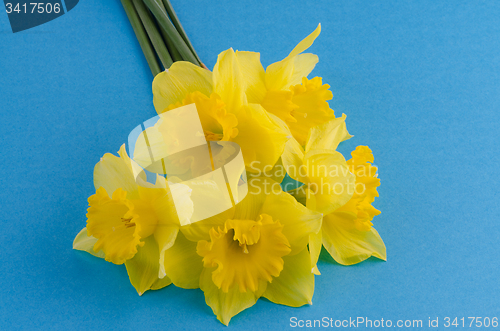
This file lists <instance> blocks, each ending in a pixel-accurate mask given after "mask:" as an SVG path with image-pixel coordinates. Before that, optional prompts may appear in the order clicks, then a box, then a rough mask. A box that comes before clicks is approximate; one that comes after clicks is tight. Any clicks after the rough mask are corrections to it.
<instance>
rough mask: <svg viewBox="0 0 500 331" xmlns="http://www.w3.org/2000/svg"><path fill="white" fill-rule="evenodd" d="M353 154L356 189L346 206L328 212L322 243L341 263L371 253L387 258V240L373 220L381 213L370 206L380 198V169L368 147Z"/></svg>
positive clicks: (358, 259)
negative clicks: (382, 236) (378, 230)
mask: <svg viewBox="0 0 500 331" xmlns="http://www.w3.org/2000/svg"><path fill="white" fill-rule="evenodd" d="M351 155H352V158H351V159H350V160H348V161H347V164H348V166H349V169H350V171H351V172H352V173H353V174H355V175H356V188H355V191H354V194H353V196H352V198H351V199H350V200H349V201H348V202H347V203H346V204H345V205H344V206H342V207H340V208H339V209H337V210H335V211H334V212H332V213H330V214H328V215H325V217H324V221H323V227H322V242H323V245H324V246H325V248H326V250H327V251H328V252H329V253H330V255H331V256H332V257H333V258H334V259H335V261H337V262H338V263H340V264H344V265H350V264H356V263H359V262H361V261H364V260H366V259H367V258H369V257H370V256H375V257H377V258H379V259H382V260H386V259H387V255H386V248H385V245H384V242H383V241H382V238H380V235H379V234H378V232H377V230H375V229H374V228H373V224H372V222H371V221H372V220H373V217H374V216H376V215H378V214H380V211H378V210H377V209H375V208H374V207H373V206H372V205H371V204H372V203H373V201H374V200H375V197H378V192H377V187H378V186H379V185H380V179H379V178H377V168H376V167H374V166H373V165H372V164H371V163H373V154H372V151H371V150H370V149H369V148H368V147H367V146H358V147H356V149H355V150H354V151H353V152H352V153H351ZM316 244H317V243H316Z"/></svg>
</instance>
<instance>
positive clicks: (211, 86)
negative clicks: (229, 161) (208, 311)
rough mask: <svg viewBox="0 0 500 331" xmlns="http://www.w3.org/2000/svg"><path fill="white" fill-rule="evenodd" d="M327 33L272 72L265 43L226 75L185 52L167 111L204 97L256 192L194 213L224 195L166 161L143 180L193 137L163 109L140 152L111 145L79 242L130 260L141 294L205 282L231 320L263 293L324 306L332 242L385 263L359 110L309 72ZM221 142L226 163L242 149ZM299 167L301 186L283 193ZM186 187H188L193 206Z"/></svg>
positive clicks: (373, 174) (228, 55) (197, 169)
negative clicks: (317, 293) (344, 148)
mask: <svg viewBox="0 0 500 331" xmlns="http://www.w3.org/2000/svg"><path fill="white" fill-rule="evenodd" d="M320 30H321V26H318V27H317V28H316V30H315V31H314V32H313V33H311V34H310V35H309V36H307V37H306V38H305V39H304V40H302V41H301V42H300V43H299V44H298V45H297V46H296V47H295V48H294V49H293V50H292V51H291V52H290V53H289V55H288V56H287V57H285V58H284V59H283V60H281V61H278V62H275V63H272V64H271V65H269V66H267V68H265V69H264V67H263V65H262V64H261V62H260V54H259V53H255V52H246V51H234V50H233V49H228V50H226V51H224V52H222V53H221V54H219V56H218V59H217V63H216V64H215V66H214V68H213V70H212V71H209V70H207V69H203V68H200V67H198V66H195V65H193V64H192V63H188V62H182V61H180V62H175V63H174V64H173V65H172V66H171V67H170V68H169V69H168V70H166V71H165V72H162V73H160V74H158V75H157V76H156V77H155V79H154V82H153V103H154V106H155V109H156V111H157V113H158V114H164V113H166V112H169V111H171V110H173V109H176V108H178V107H181V106H185V105H189V104H195V105H196V109H197V111H198V115H199V118H200V122H201V124H202V128H203V133H201V132H200V134H199V135H200V136H202V135H203V134H204V136H205V139H206V140H207V141H231V142H234V143H237V144H238V145H239V146H240V148H241V151H242V154H243V159H244V161H245V166H246V171H247V173H246V177H245V176H242V178H238V177H237V178H236V179H237V180H240V181H244V180H245V181H246V179H247V178H248V182H247V184H248V193H247V194H246V196H245V198H243V199H242V200H241V201H239V202H238V201H236V203H235V202H234V201H233V204H232V206H233V207H232V208H229V209H227V210H226V211H224V212H222V213H220V214H217V215H214V216H212V217H209V218H206V219H203V220H201V221H197V222H193V223H192V222H190V219H191V217H192V215H193V213H195V211H196V205H195V202H199V201H202V202H203V204H204V205H209V204H210V203H211V201H213V199H212V197H211V196H210V193H209V192H207V193H206V194H205V193H197V194H198V195H201V196H197V195H196V194H195V193H193V194H192V196H191V189H190V188H189V187H188V186H187V185H184V184H180V183H177V184H175V185H172V187H169V183H171V182H169V181H167V180H166V178H165V177H163V176H161V175H159V174H165V173H166V171H165V170H163V172H161V171H158V172H157V173H158V174H157V175H156V181H154V183H150V182H148V180H147V178H146V176H136V175H135V174H136V171H134V169H141V167H146V165H149V163H150V161H149V160H150V158H151V157H150V154H153V153H152V152H154V155H169V153H168V152H169V148H174V147H175V146H174V145H175V144H176V143H177V142H178V141H179V140H180V139H181V138H179V137H178V136H179V131H180V130H181V129H179V128H177V127H176V125H175V123H169V122H167V121H164V120H163V119H162V117H161V116H165V115H160V120H158V122H157V123H156V124H155V125H153V126H151V127H148V128H147V129H145V130H144V133H143V135H144V137H147V139H143V140H142V141H139V140H138V142H137V143H136V144H137V145H140V144H143V145H145V146H142V145H141V146H139V147H144V148H137V150H136V154H135V155H131V156H130V157H129V156H128V155H127V153H126V151H125V147H124V146H122V147H121V148H120V151H119V152H118V154H119V156H115V155H112V154H105V155H104V156H103V157H102V159H101V160H100V161H99V162H98V163H97V164H96V166H95V169H94V186H95V194H93V195H92V196H90V197H89V199H88V202H89V208H88V212H87V227H86V228H84V229H83V230H82V231H81V232H80V233H79V234H78V235H77V237H76V238H75V241H74V246H73V247H74V248H75V249H78V250H83V251H87V252H89V253H91V254H93V255H95V256H97V257H101V258H104V259H105V260H107V261H110V262H112V263H115V264H125V266H126V268H127V273H128V275H129V278H130V281H131V283H132V285H133V286H134V287H135V288H136V290H137V292H138V293H139V295H142V293H144V292H145V291H147V290H150V289H152V290H155V289H160V288H162V287H165V286H167V285H170V284H174V285H175V286H177V287H181V288H186V289H193V288H200V289H201V290H202V291H203V293H204V296H205V300H206V303H207V304H208V305H209V306H210V307H211V308H212V310H213V312H214V314H215V315H216V316H217V318H218V319H219V320H220V321H221V322H222V323H224V324H226V325H227V324H228V323H229V321H230V320H231V318H232V317H233V316H234V315H236V314H238V313H239V312H241V311H242V310H244V309H246V308H249V307H251V306H252V305H254V304H255V303H256V302H257V300H258V299H259V298H260V297H265V298H267V299H268V300H270V301H271V302H274V303H277V304H283V305H288V306H292V307H299V306H303V305H305V304H311V303H312V296H313V293H314V277H315V275H319V274H320V273H319V270H318V267H317V262H318V259H319V255H320V252H321V250H322V247H325V249H326V250H327V251H328V253H329V254H330V255H331V256H332V257H333V258H334V259H335V260H336V261H337V262H338V263H340V264H344V265H351V264H355V263H358V262H361V261H363V260H366V259H367V258H369V257H371V256H374V257H377V258H380V259H384V260H385V259H386V249H385V245H384V243H383V241H382V239H381V238H380V236H379V234H378V233H377V231H376V230H375V229H374V228H373V223H372V221H373V218H374V217H375V216H376V215H378V214H380V211H378V210H377V209H376V208H375V207H373V206H372V204H373V203H374V201H375V197H378V192H377V187H378V186H379V185H380V179H379V178H378V175H377V167H376V166H374V165H373V162H374V157H373V153H372V151H371V150H370V149H369V148H368V147H367V146H358V147H357V148H356V149H355V150H354V151H353V152H352V153H351V156H352V157H351V159H349V160H346V159H345V158H344V156H343V155H342V154H341V153H340V152H339V151H337V148H338V146H339V145H340V144H341V143H342V142H343V141H345V140H347V139H350V138H351V137H352V136H351V135H350V134H349V132H348V131H347V127H346V115H344V114H343V115H342V116H341V117H337V118H336V117H335V116H334V111H333V110H332V109H331V108H330V106H329V104H328V101H329V100H331V99H332V98H333V94H332V92H331V91H330V86H329V85H328V84H324V83H323V79H322V78H321V77H314V78H311V79H309V78H308V77H307V76H308V75H309V74H310V73H311V71H312V70H313V69H314V67H315V65H316V63H317V62H318V57H317V56H316V55H314V54H310V53H304V52H305V51H306V50H307V49H308V48H309V47H311V45H312V44H313V42H314V40H315V39H316V38H317V37H318V35H319V33H320ZM169 114H172V113H169ZM166 136H168V139H166ZM177 138H178V139H177ZM176 139H177V140H176ZM167 140H168V141H167ZM219 144H222V143H219ZM146 145H147V146H146ZM212 152H213V155H218V157H219V158H222V159H223V158H224V157H223V155H224V153H228V151H227V150H224V149H223V148H221V149H220V150H216V148H215V147H214V150H213V151H212ZM219 154H220V155H219ZM228 155H229V154H228ZM198 161H199V160H197V159H196V158H194V157H183V156H179V157H178V158H172V160H171V163H169V164H168V165H167V167H172V169H175V170H176V171H177V170H178V173H176V175H179V176H181V175H185V174H186V173H188V172H189V171H190V173H189V174H190V175H193V176H192V177H193V178H194V177H196V176H194V175H196V174H202V173H206V169H207V167H210V169H211V166H212V165H211V164H208V161H206V163H207V164H204V163H203V164H201V163H200V162H198ZM211 162H212V163H214V162H217V161H214V159H212V160H211ZM154 166H155V165H153V166H151V167H150V168H148V170H149V171H153V172H154V171H155V170H154ZM157 166H159V165H157ZM162 166H163V167H165V164H162ZM169 169H170V168H169ZM280 169H281V170H282V172H280ZM285 174H286V175H287V176H288V177H289V178H288V179H290V178H291V179H292V180H294V183H295V184H297V185H296V187H294V188H293V189H290V190H288V189H286V191H284V190H283V187H286V186H285V185H283V184H280V183H281V181H282V180H283V178H284V177H285ZM243 177H245V178H243ZM178 184H179V185H178ZM183 185H184V186H183ZM193 185H197V184H196V183H195V182H193ZM174 190H180V191H177V192H176V191H174ZM172 192H173V193H179V192H181V193H182V197H183V198H182V204H181V205H178V204H177V205H176V204H174V201H173V198H172ZM200 192H204V191H200ZM176 196H179V195H176ZM242 196H244V195H242ZM176 203H177V202H176Z"/></svg>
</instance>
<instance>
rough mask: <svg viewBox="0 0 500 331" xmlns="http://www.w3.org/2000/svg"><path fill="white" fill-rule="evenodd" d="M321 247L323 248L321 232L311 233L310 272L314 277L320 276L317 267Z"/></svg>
mask: <svg viewBox="0 0 500 331" xmlns="http://www.w3.org/2000/svg"><path fill="white" fill-rule="evenodd" d="M321 247H323V237H322V231H319V232H318V233H311V234H310V235H309V254H310V255H311V267H312V272H313V274H315V275H320V274H321V273H320V272H319V270H318V267H317V263H318V259H319V255H320V254H321Z"/></svg>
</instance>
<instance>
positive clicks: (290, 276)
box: [263, 249, 314, 307]
mask: <svg viewBox="0 0 500 331" xmlns="http://www.w3.org/2000/svg"><path fill="white" fill-rule="evenodd" d="M283 261H284V262H285V264H284V267H283V270H282V271H281V273H280V275H279V277H276V278H274V279H273V281H272V282H271V283H269V284H268V285H267V289H266V291H265V292H264V294H263V296H264V297H265V298H266V299H268V300H270V301H272V302H274V303H277V304H281V305H286V306H290V307H300V306H303V305H306V304H312V297H313V294H314V274H313V273H312V272H311V260H310V258H309V253H308V252H307V249H304V250H302V251H301V252H300V253H299V254H296V255H293V256H284V257H283Z"/></svg>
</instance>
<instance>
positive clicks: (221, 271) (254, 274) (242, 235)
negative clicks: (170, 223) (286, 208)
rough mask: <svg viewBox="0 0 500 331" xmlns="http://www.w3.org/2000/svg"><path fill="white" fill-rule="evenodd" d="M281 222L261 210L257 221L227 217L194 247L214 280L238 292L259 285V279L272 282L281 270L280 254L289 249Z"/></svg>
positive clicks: (226, 289) (281, 260)
mask: <svg viewBox="0 0 500 331" xmlns="http://www.w3.org/2000/svg"><path fill="white" fill-rule="evenodd" d="M282 229H283V226H282V225H281V224H280V222H279V221H274V220H273V219H272V217H271V216H269V215H266V214H262V215H260V216H259V219H258V220H257V221H252V220H228V221H226V223H225V225H224V228H219V229H218V230H215V229H214V228H212V230H211V231H210V240H211V241H210V242H208V241H205V240H202V241H200V242H199V243H198V247H197V251H198V254H199V255H200V256H203V264H204V266H205V268H213V267H217V269H215V270H214V271H213V272H212V280H213V282H214V284H215V285H216V286H217V287H218V288H219V289H221V290H222V291H223V292H225V293H227V292H228V291H229V290H230V289H231V288H232V287H233V286H235V285H237V286H239V291H240V292H247V291H252V292H255V291H257V289H258V285H259V282H260V281H262V280H264V281H267V282H272V280H273V277H278V276H279V274H280V272H281V271H282V270H283V259H282V257H283V256H285V255H287V254H289V253H290V251H291V250H290V244H289V242H288V240H287V238H286V237H285V235H284V234H283V233H282Z"/></svg>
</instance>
